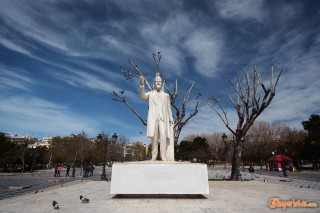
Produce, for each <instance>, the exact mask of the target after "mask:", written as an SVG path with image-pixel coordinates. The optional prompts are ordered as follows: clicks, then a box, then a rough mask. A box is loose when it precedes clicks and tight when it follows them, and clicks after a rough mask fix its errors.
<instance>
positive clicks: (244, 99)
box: [207, 65, 282, 180]
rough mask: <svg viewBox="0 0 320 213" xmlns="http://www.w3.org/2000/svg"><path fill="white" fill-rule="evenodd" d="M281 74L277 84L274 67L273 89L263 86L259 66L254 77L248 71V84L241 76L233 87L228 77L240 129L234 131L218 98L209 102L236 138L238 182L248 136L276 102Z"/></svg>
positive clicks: (234, 170) (234, 163) (234, 166)
mask: <svg viewBox="0 0 320 213" xmlns="http://www.w3.org/2000/svg"><path fill="white" fill-rule="evenodd" d="M281 73H282V71H280V72H279V74H278V76H277V78H276V80H275V81H274V77H273V74H274V67H273V65H271V74H270V75H271V76H270V84H269V87H268V86H267V85H266V84H264V83H263V81H262V79H261V77H260V75H259V74H258V72H257V70H256V66H254V68H253V74H252V75H250V74H249V71H248V69H247V70H246V71H245V81H244V82H242V81H241V80H240V77H239V74H238V73H237V81H236V83H233V82H232V81H231V80H230V78H228V77H227V76H225V78H226V79H227V81H228V82H229V83H230V85H231V87H232V88H233V90H234V92H235V94H236V100H235V98H234V97H232V95H231V93H229V92H228V93H227V95H228V97H229V99H230V102H231V103H232V105H233V106H234V108H235V110H236V112H237V116H238V123H237V127H236V129H232V128H231V127H230V124H229V118H228V115H227V112H226V111H225V109H224V108H223V107H222V105H221V103H220V102H219V100H218V98H217V97H216V96H211V97H210V98H209V99H208V101H207V103H208V105H209V106H210V107H211V108H212V109H213V110H214V111H215V112H216V113H217V115H218V116H219V117H220V118H221V120H222V121H223V123H224V124H225V126H226V127H227V129H228V130H229V131H230V132H231V133H232V135H233V136H234V137H235V140H233V146H234V153H233V159H232V173H231V179H232V180H236V179H238V176H237V172H238V171H237V170H238V166H239V161H240V158H241V150H242V148H243V144H244V142H245V136H246V134H247V132H248V130H249V129H250V127H251V126H252V125H253V123H254V121H255V120H256V119H257V117H258V116H259V115H260V114H261V113H262V112H263V111H264V110H265V109H266V108H267V107H268V106H269V104H270V103H271V101H272V99H273V98H274V96H275V94H276V87H277V85H278V81H279V78H280V76H281Z"/></svg>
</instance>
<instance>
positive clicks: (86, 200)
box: [80, 195, 90, 203]
mask: <svg viewBox="0 0 320 213" xmlns="http://www.w3.org/2000/svg"><path fill="white" fill-rule="evenodd" d="M80 200H81V202H82V203H89V201H90V200H89V199H88V198H86V197H83V196H82V195H80Z"/></svg>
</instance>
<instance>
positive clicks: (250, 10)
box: [215, 0, 265, 22]
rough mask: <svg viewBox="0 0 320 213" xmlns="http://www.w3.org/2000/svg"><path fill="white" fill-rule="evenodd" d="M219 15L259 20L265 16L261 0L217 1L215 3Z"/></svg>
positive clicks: (237, 18)
mask: <svg viewBox="0 0 320 213" xmlns="http://www.w3.org/2000/svg"><path fill="white" fill-rule="evenodd" d="M215 5H216V6H217V8H218V11H219V14H220V16H222V17H223V18H230V19H234V20H238V21H243V20H255V21H258V22H261V21H262V20H263V19H264V17H265V12H264V11H265V10H264V9H263V0H246V1H242V0H235V1H222V0H220V1H217V2H216V4H215Z"/></svg>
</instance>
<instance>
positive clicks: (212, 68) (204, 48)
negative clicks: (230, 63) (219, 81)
mask: <svg viewBox="0 0 320 213" xmlns="http://www.w3.org/2000/svg"><path fill="white" fill-rule="evenodd" d="M223 46H224V41H223V39H222V38H221V37H220V35H219V32H218V31H213V30H197V31H196V32H194V33H192V34H191V35H190V36H189V37H188V38H187V40H186V42H185V48H186V49H187V51H188V53H189V54H190V55H192V56H193V58H195V64H194V69H195V70H196V71H197V72H198V73H200V74H201V75H203V76H205V77H213V76H214V75H215V74H217V71H218V64H219V61H220V60H221V56H222V55H223Z"/></svg>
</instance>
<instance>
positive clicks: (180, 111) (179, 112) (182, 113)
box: [112, 52, 201, 145]
mask: <svg viewBox="0 0 320 213" xmlns="http://www.w3.org/2000/svg"><path fill="white" fill-rule="evenodd" d="M152 55H153V59H154V61H155V64H156V72H158V70H159V64H160V60H161V57H162V55H161V53H160V52H158V55H156V54H152ZM129 64H130V65H131V66H132V68H133V69H134V71H129V70H124V69H123V68H122V67H120V68H121V71H122V73H123V74H124V76H125V77H126V79H127V80H130V79H132V78H134V77H136V78H140V77H144V75H143V74H142V72H141V71H140V70H139V68H138V66H137V65H135V64H134V63H133V62H132V61H131V60H129ZM144 78H145V77H144ZM145 79H146V78H145ZM194 84H195V82H193V83H192V84H191V86H190V88H189V89H188V91H187V92H186V95H185V96H184V99H183V102H182V104H181V107H180V106H178V104H177V97H178V96H179V92H178V80H176V81H175V87H174V89H173V90H172V91H170V90H168V89H165V90H166V91H167V92H168V94H169V95H170V99H171V106H172V107H173V108H174V109H175V116H174V144H175V145H177V143H178V139H179V136H180V133H181V131H182V128H183V127H184V126H186V125H187V124H188V122H189V121H190V119H191V118H192V117H194V116H195V115H196V114H197V113H198V106H199V100H198V98H199V97H200V96H201V94H200V93H199V94H198V95H197V96H196V103H195V106H194V109H193V111H192V112H190V113H189V114H187V112H186V107H187V104H188V103H189V98H190V93H191V91H192V89H193V87H194ZM146 85H147V87H148V89H149V90H150V91H151V90H153V88H152V87H151V86H150V84H149V83H148V81H147V80H146ZM163 89H164V88H163ZM123 94H124V91H120V92H116V91H112V95H113V100H114V101H119V102H122V103H124V104H125V105H126V106H127V107H129V108H130V109H131V111H132V112H133V113H134V114H135V115H136V116H137V117H138V118H139V120H140V121H141V122H142V124H143V125H145V126H146V125H147V120H146V119H145V118H143V117H142V116H141V115H140V114H139V113H138V112H137V111H136V110H135V109H134V107H133V106H132V105H131V104H130V103H129V102H128V101H127V100H126V97H125V96H124V95H123Z"/></svg>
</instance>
